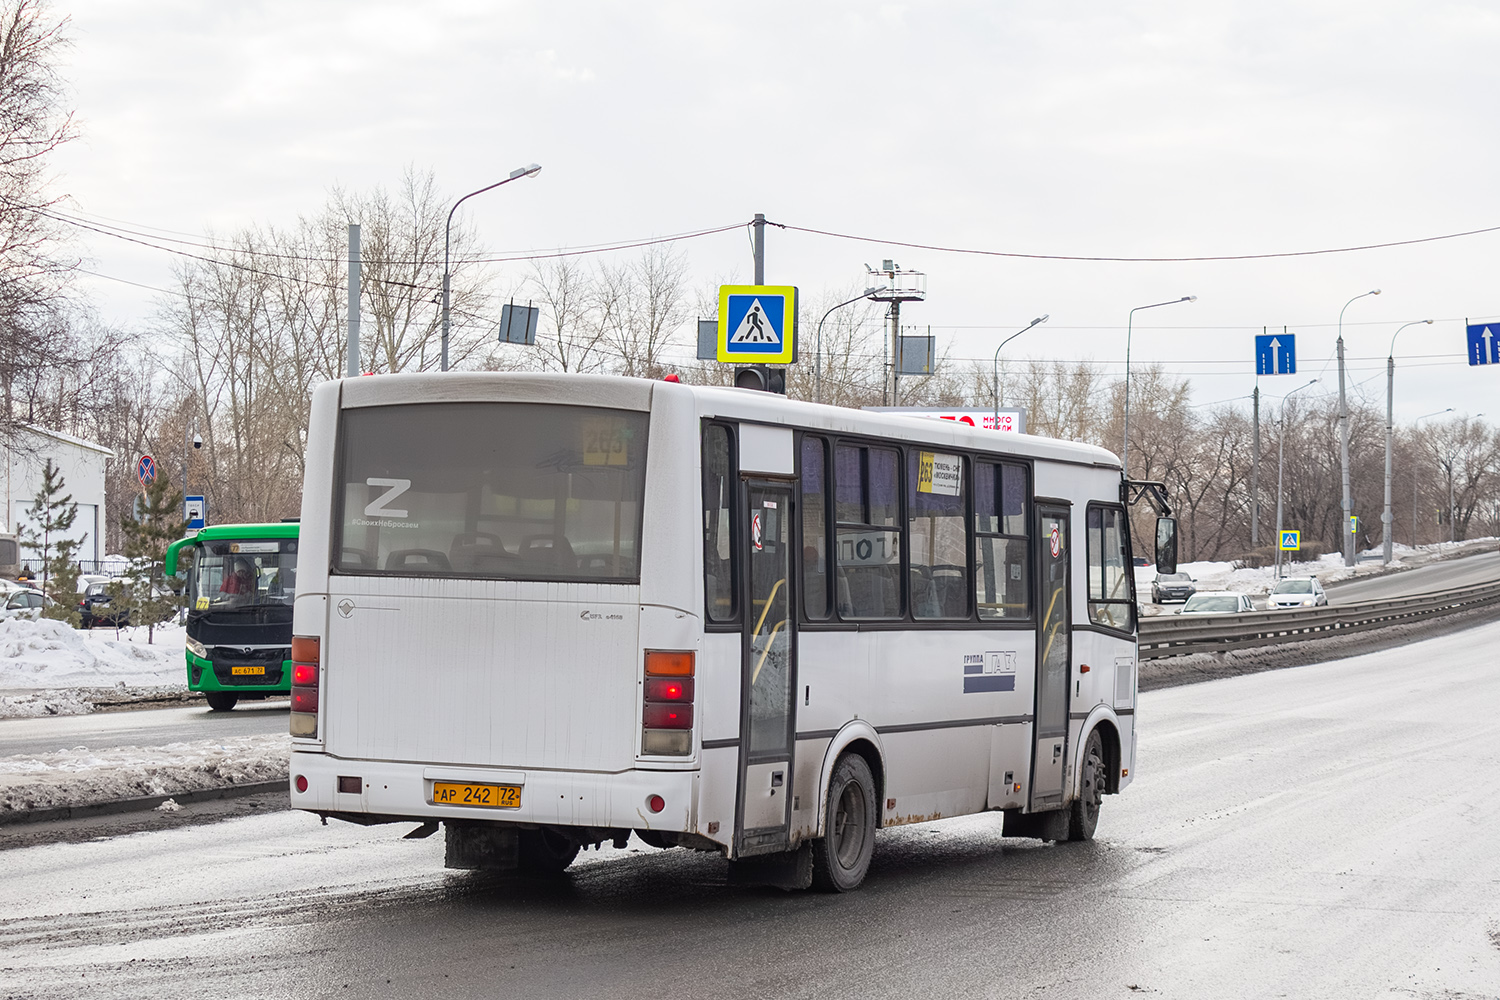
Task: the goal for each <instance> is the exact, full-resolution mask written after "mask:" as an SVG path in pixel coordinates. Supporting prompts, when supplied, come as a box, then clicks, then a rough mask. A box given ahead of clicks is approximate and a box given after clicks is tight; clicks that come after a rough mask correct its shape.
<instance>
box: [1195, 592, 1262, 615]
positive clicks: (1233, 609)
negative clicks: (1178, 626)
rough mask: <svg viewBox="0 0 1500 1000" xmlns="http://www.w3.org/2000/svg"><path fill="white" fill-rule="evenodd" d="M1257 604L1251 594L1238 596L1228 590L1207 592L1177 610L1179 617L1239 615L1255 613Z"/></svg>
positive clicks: (1197, 595) (1196, 596) (1196, 595)
mask: <svg viewBox="0 0 1500 1000" xmlns="http://www.w3.org/2000/svg"><path fill="white" fill-rule="evenodd" d="M1254 610H1255V602H1254V601H1252V600H1250V595H1249V594H1236V593H1234V592H1232V591H1228V590H1205V591H1204V592H1203V593H1201V594H1194V595H1193V596H1192V597H1189V598H1188V599H1187V602H1186V603H1185V604H1183V606H1182V607H1180V608H1178V609H1177V613H1178V614H1179V615H1222V614H1230V615H1238V614H1244V613H1245V612H1246V611H1254Z"/></svg>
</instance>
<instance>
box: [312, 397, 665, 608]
mask: <svg viewBox="0 0 1500 1000" xmlns="http://www.w3.org/2000/svg"><path fill="white" fill-rule="evenodd" d="M646 421H647V415H646V414H644V413H637V412H633V411H626V410H606V409H598V408H594V407H583V406H556V405H544V404H534V403H423V404H416V405H404V406H375V407H367V408H359V409H350V410H345V411H344V413H343V429H342V439H341V443H340V446H341V450H342V454H341V460H340V469H339V483H338V487H337V489H338V498H339V505H340V507H341V509H340V510H339V511H338V512H337V514H336V516H337V518H338V521H339V526H340V537H339V540H338V543H337V553H338V554H337V558H336V559H335V568H336V570H337V571H339V572H343V573H352V574H392V575H398V576H436V577H481V578H493V579H507V580H591V581H608V582H617V583H625V582H635V581H637V580H639V578H640V568H639V567H640V562H639V560H640V537H641V501H642V498H643V497H644V495H645V477H646Z"/></svg>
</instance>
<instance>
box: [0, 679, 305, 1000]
mask: <svg viewBox="0 0 1500 1000" xmlns="http://www.w3.org/2000/svg"><path fill="white" fill-rule="evenodd" d="M290 704H291V703H290V702H288V701H286V700H284V699H283V700H280V701H250V702H241V703H240V704H239V705H237V706H235V709H234V711H232V712H214V711H210V710H209V709H208V708H207V707H206V706H203V705H188V706H185V707H183V708H152V709H143V710H141V711H134V712H95V713H93V714H90V715H55V716H50V717H47V718H41V719H4V720H0V757H9V756H12V755H14V754H30V753H49V752H51V751H53V750H64V749H72V748H75V747H88V748H89V749H90V750H102V749H108V748H109V747H118V746H164V745H166V744H168V743H186V742H188V741H191V740H210V739H216V738H217V739H227V738H229V737H232V736H251V735H255V734H257V733H284V732H286V731H287V711H288V709H289V708H290ZM3 995H4V994H3V993H0V996H3Z"/></svg>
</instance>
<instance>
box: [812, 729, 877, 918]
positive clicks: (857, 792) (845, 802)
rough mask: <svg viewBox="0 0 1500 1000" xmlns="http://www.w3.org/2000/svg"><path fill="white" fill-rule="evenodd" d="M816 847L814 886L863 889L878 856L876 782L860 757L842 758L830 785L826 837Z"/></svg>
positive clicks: (831, 890)
mask: <svg viewBox="0 0 1500 1000" xmlns="http://www.w3.org/2000/svg"><path fill="white" fill-rule="evenodd" d="M812 848H813V885H814V886H815V887H817V888H818V889H820V890H822V891H823V892H849V891H851V890H853V889H857V888H859V884H860V883H861V882H863V881H864V880H865V873H866V872H868V871H869V870H870V858H871V857H872V856H873V855H874V853H875V779H874V777H873V776H872V775H871V774H870V765H869V764H867V763H865V759H864V758H863V757H861V756H859V755H858V754H848V755H847V756H845V757H843V758H841V759H840V760H839V762H838V764H837V765H835V767H834V769H833V777H832V779H831V780H830V781H829V783H828V805H827V813H826V814H825V816H824V822H823V838H822V839H821V840H815V841H813V844H812Z"/></svg>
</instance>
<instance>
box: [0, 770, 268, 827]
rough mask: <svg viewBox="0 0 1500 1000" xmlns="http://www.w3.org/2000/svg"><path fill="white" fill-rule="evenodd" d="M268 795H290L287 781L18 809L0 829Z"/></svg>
mask: <svg viewBox="0 0 1500 1000" xmlns="http://www.w3.org/2000/svg"><path fill="white" fill-rule="evenodd" d="M265 792H288V794H290V792H289V790H288V788H287V779H286V778H282V779H280V780H278V781H255V782H250V783H248V784H244V785H225V786H224V787H222V788H200V789H197V790H196V791H188V792H174V793H171V794H168V795H146V796H143V797H141V798H136V799H115V800H114V801H112V802H92V803H89V804H87V805H80V806H50V807H48V808H45V809H18V810H15V811H14V812H0V826H14V825H19V824H21V823H49V822H53V821H55V820H62V819H84V818H86V817H89V816H110V815H114V814H116V813H127V812H144V811H146V810H149V809H155V808H156V807H157V806H159V805H161V804H162V803H163V802H165V801H167V800H168V799H172V800H174V801H176V802H177V803H178V804H179V805H183V804H188V803H192V802H210V801H213V800H214V799H234V798H239V797H241V796H244V795H261V794H263V793H265Z"/></svg>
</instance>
